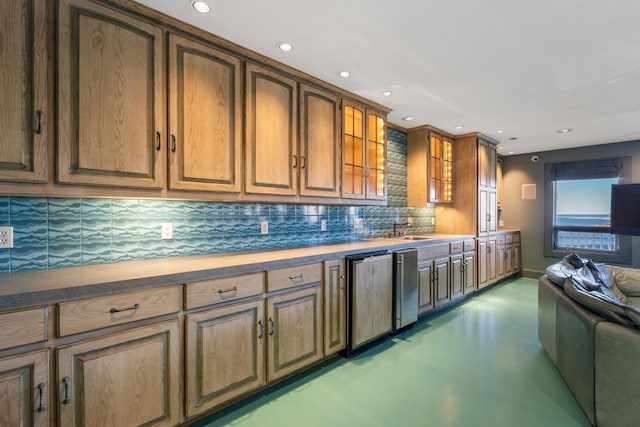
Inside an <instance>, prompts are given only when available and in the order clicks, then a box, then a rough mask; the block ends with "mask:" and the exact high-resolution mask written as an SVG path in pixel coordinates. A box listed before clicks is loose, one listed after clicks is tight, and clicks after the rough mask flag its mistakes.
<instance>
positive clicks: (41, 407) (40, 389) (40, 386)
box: [37, 383, 45, 412]
mask: <svg viewBox="0 0 640 427" xmlns="http://www.w3.org/2000/svg"><path fill="white" fill-rule="evenodd" d="M44 387H45V385H44V383H40V384H38V394H39V396H40V405H39V406H38V409H37V411H38V412H44Z"/></svg>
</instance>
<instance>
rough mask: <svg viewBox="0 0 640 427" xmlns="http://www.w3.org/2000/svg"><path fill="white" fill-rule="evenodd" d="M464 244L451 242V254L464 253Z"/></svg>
mask: <svg viewBox="0 0 640 427" xmlns="http://www.w3.org/2000/svg"><path fill="white" fill-rule="evenodd" d="M463 246H464V244H463V243H462V242H451V243H450V244H449V253H452V254H459V253H461V252H462V249H463Z"/></svg>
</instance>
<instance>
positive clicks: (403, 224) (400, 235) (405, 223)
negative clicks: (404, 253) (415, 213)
mask: <svg viewBox="0 0 640 427" xmlns="http://www.w3.org/2000/svg"><path fill="white" fill-rule="evenodd" d="M412 225H413V223H412V222H409V221H406V222H396V221H395V220H394V221H393V235H391V236H389V237H402V236H403V235H404V233H402V232H398V231H397V227H398V226H400V227H406V226H409V227H411V226H412ZM398 233H401V234H398Z"/></svg>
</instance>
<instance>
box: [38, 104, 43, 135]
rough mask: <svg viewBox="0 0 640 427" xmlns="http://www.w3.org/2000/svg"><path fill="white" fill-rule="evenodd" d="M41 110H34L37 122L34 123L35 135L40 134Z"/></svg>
mask: <svg viewBox="0 0 640 427" xmlns="http://www.w3.org/2000/svg"><path fill="white" fill-rule="evenodd" d="M43 114H44V113H43V112H42V110H38V111H36V117H37V118H38V124H37V125H36V135H42V115H43Z"/></svg>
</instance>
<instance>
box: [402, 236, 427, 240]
mask: <svg viewBox="0 0 640 427" xmlns="http://www.w3.org/2000/svg"><path fill="white" fill-rule="evenodd" d="M401 239H403V240H429V239H431V237H426V236H404V237H401Z"/></svg>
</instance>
